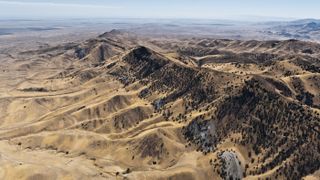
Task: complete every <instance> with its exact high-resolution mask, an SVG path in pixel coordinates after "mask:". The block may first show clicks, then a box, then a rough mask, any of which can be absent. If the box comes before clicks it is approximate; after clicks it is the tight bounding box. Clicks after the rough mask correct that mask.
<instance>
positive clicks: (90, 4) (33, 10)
mask: <svg viewBox="0 0 320 180" xmlns="http://www.w3.org/2000/svg"><path fill="white" fill-rule="evenodd" d="M319 9H320V0H0V18H2V19H4V18H41V19H42V18H179V19H181V18H183V19H190V18H191V19H193V18H196V19H233V20H237V19H257V20H259V19H260V20H262V19H277V18H279V19H280V18H292V19H302V18H318V19H320V10H319Z"/></svg>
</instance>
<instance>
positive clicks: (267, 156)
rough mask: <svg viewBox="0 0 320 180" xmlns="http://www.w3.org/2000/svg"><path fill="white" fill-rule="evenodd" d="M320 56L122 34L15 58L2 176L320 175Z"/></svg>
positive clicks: (5, 107) (289, 45)
mask: <svg viewBox="0 0 320 180" xmlns="http://www.w3.org/2000/svg"><path fill="white" fill-rule="evenodd" d="M319 53H320V50H319V45H318V44H314V43H308V42H301V41H293V40H291V41H236V40H214V39H198V38H192V39H191V38H190V39H178V38H176V39H166V38H163V39H158V38H157V39H152V38H144V37H138V36H135V35H130V34H128V33H124V32H122V31H118V30H113V31H111V32H107V33H104V34H102V35H100V36H99V37H97V38H93V39H90V40H87V41H84V42H82V43H69V44H64V45H60V46H54V47H46V48H44V49H39V50H34V51H28V52H18V53H17V54H15V55H13V58H15V61H14V62H12V63H11V64H9V65H6V67H5V69H6V70H4V67H2V66H0V70H4V71H2V72H3V73H2V74H1V76H0V78H1V82H2V85H1V88H0V114H1V115H0V147H1V150H0V154H1V156H0V163H1V164H2V166H1V167H0V178H2V179H231V178H232V179H242V178H244V179H300V178H303V177H308V178H313V177H314V178H318V177H319V175H318V174H319V173H318V172H319V163H318V162H319V161H320V159H319V158H320V157H319V146H320V144H319V143H320V142H319V131H320V130H319V118H320V117H319V113H320V109H319V102H320V96H319V95H320V94H319V93H320V92H319V82H318V80H319Z"/></svg>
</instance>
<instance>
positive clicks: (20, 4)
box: [0, 1, 123, 9]
mask: <svg viewBox="0 0 320 180" xmlns="http://www.w3.org/2000/svg"><path fill="white" fill-rule="evenodd" d="M1 4H3V5H17V6H26V5H27V6H51V7H52V6H54V7H70V8H72V7H73V8H103V9H120V8H123V7H121V6H107V5H91V4H71V3H53V2H32V1H30V2H22V1H0V5H1Z"/></svg>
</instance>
